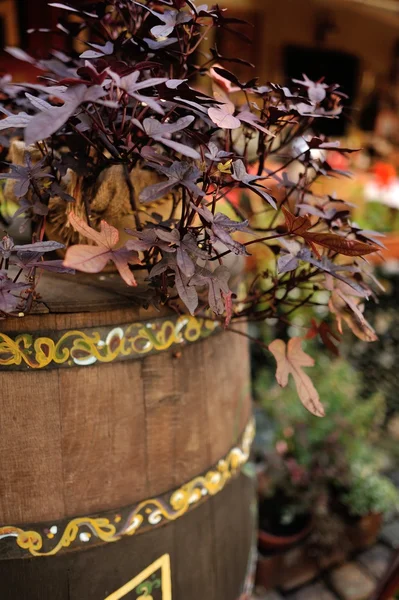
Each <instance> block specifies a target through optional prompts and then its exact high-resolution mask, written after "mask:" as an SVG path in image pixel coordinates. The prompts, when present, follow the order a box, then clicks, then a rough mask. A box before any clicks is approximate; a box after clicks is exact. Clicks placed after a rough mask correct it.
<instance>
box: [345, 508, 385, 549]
mask: <svg viewBox="0 0 399 600" xmlns="http://www.w3.org/2000/svg"><path fill="white" fill-rule="evenodd" d="M381 525H382V514H380V513H377V514H375V513H370V514H369V515H365V516H364V517H360V518H359V519H353V520H352V521H351V522H349V523H348V524H347V528H346V531H347V536H348V538H349V541H350V542H351V544H352V546H353V547H354V548H355V549H356V550H358V549H359V550H360V549H362V548H367V547H368V546H371V545H372V544H374V542H375V541H376V539H377V536H378V533H379V531H380V529H381Z"/></svg>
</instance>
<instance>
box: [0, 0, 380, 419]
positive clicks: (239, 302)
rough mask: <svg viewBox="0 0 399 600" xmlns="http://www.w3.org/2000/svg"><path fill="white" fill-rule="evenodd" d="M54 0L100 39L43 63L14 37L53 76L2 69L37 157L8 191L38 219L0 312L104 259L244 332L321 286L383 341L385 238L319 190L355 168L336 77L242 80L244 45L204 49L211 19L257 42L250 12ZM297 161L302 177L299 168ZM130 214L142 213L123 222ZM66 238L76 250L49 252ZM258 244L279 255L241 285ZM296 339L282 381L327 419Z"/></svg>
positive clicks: (13, 109) (25, 140)
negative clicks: (17, 76)
mask: <svg viewBox="0 0 399 600" xmlns="http://www.w3.org/2000/svg"><path fill="white" fill-rule="evenodd" d="M51 6H53V7H55V8H57V9H59V10H60V11H61V13H62V14H63V15H64V16H63V17H62V18H61V19H60V22H59V24H58V33H59V34H60V35H65V36H66V39H67V41H68V42H70V41H71V40H72V39H74V38H78V39H79V38H80V36H81V35H82V34H83V33H84V34H85V36H84V39H86V40H87V42H86V45H87V49H86V50H85V51H84V52H83V53H81V54H80V56H78V55H77V54H76V53H75V52H73V51H72V52H71V53H70V54H65V53H63V52H60V51H53V52H52V53H51V56H50V57H48V58H47V59H45V60H44V59H40V60H39V59H36V58H34V57H32V56H29V55H27V54H26V53H25V52H23V51H22V50H19V49H16V48H11V49H8V51H9V52H11V54H13V55H14V56H16V57H17V58H19V59H21V60H25V61H27V62H29V63H31V64H32V65H34V66H35V67H36V68H38V69H40V70H41V72H42V75H40V77H39V78H38V81H37V83H26V84H18V85H13V84H12V82H11V81H10V78H9V77H4V78H3V79H1V81H0V87H1V93H2V97H3V103H2V107H1V112H2V113H3V114H4V117H3V118H2V120H1V121H0V130H1V131H2V132H3V133H4V134H5V136H3V138H2V139H3V143H4V144H6V142H7V139H8V140H9V141H10V153H9V154H10V156H16V155H17V154H18V153H17V152H16V148H18V147H19V148H20V149H21V145H22V156H23V159H22V160H20V161H18V160H16V161H15V162H11V163H9V164H7V165H5V167H4V173H2V174H1V178H2V179H3V180H5V188H4V194H5V197H6V198H10V197H11V199H12V200H13V201H17V203H18V205H19V208H18V210H17V213H16V214H17V215H23V216H24V217H25V218H26V219H27V220H28V221H29V222H30V223H31V227H32V243H31V244H29V245H27V246H25V247H24V248H21V247H19V246H14V243H13V240H11V239H10V238H9V237H8V236H5V237H4V238H3V241H2V245H1V252H2V257H3V258H2V264H1V268H2V271H1V279H0V289H1V297H0V311H1V314H2V316H5V315H10V314H11V315H12V314H15V312H22V313H25V312H26V311H27V310H29V309H30V307H31V306H32V303H33V302H34V301H35V298H36V282H37V278H38V274H39V273H40V270H42V269H47V270H54V271H65V270H70V269H76V270H78V271H83V272H89V273H97V272H100V271H101V270H102V269H103V268H104V267H105V266H106V265H107V263H109V262H110V261H111V262H113V263H114V265H115V267H116V269H118V271H119V273H120V274H121V276H122V278H123V279H124V280H125V282H126V284H127V285H129V286H135V285H136V283H137V278H138V275H137V274H138V273H140V274H141V275H143V277H141V279H145V281H146V285H147V287H148V289H149V291H150V292H151V295H152V298H153V301H155V302H158V303H159V302H160V303H163V304H165V303H169V304H172V305H174V306H175V308H176V307H177V305H176V303H175V300H177V299H180V300H181V301H182V302H183V304H184V305H185V307H186V309H187V310H188V311H189V312H190V313H192V314H194V313H195V314H197V315H199V316H201V315H205V314H208V315H209V313H208V312H207V311H208V308H210V309H211V311H212V313H213V317H212V318H214V319H216V320H219V321H220V322H221V323H224V325H225V326H226V327H230V328H231V329H234V327H232V321H233V320H234V321H240V320H243V319H252V320H256V321H264V320H265V319H267V318H278V319H280V320H282V321H284V322H287V321H289V319H290V316H291V314H292V313H293V312H294V311H295V310H296V309H297V308H298V307H301V306H305V305H306V306H308V305H309V306H313V305H314V304H315V303H316V304H317V301H316V300H315V298H316V295H317V293H318V292H319V291H320V290H325V291H326V292H327V302H328V305H329V309H330V311H331V312H333V313H334V314H335V315H336V317H337V321H338V325H339V327H341V325H342V323H343V322H346V323H347V324H348V325H349V326H350V327H351V329H352V330H353V331H354V332H355V333H356V334H357V335H358V336H360V337H361V338H363V339H366V340H368V341H370V340H374V339H375V334H374V331H373V330H372V328H371V326H370V325H369V324H368V323H367V321H366V320H365V318H364V316H363V312H362V305H363V302H364V301H365V300H366V299H368V298H369V297H370V296H371V295H372V294H373V291H372V286H373V282H372V279H371V277H370V275H369V274H368V272H367V269H365V268H364V267H365V265H366V262H365V261H364V259H363V258H362V257H364V256H366V255H367V254H369V253H370V252H375V251H377V250H378V248H379V245H378V241H376V240H375V239H374V238H373V236H372V234H370V233H369V232H367V231H363V230H361V229H360V228H358V227H357V226H356V225H354V224H353V223H352V222H351V219H350V207H349V205H348V204H347V203H346V202H345V201H343V200H341V199H338V198H334V197H328V196H327V197H324V196H319V195H317V193H316V192H315V191H314V190H313V188H312V185H313V184H314V182H315V181H316V180H317V179H318V178H319V177H325V176H327V177H334V176H337V175H340V174H342V173H340V172H339V171H337V170H335V169H334V168H333V167H332V166H331V165H330V164H329V163H328V162H327V160H326V155H325V153H326V151H327V150H332V151H336V152H339V153H347V152H350V151H351V150H350V149H348V148H343V147H341V146H340V144H339V142H332V141H329V140H328V139H327V138H325V137H324V136H322V135H318V122H319V121H320V119H325V118H328V119H332V118H334V119H335V118H338V117H339V116H340V115H341V113H342V98H343V94H342V92H341V91H340V89H339V86H338V85H335V84H329V83H326V82H324V81H318V82H313V81H310V80H309V79H308V78H307V77H306V76H304V77H303V79H302V80H295V81H293V83H292V86H291V87H290V88H288V87H283V86H281V85H278V84H274V83H269V82H267V83H264V84H261V83H259V82H258V80H257V78H253V79H251V80H249V81H245V82H242V81H240V80H239V79H238V78H237V77H236V76H235V75H234V73H233V72H232V71H231V70H230V68H231V65H233V66H234V63H241V62H243V61H242V60H241V59H239V58H236V57H230V56H227V57H226V56H222V55H221V54H220V52H219V51H218V49H217V48H216V47H214V48H212V49H211V50H210V53H209V55H204V53H203V52H202V49H201V48H202V46H201V44H202V42H203V40H204V39H205V38H206V37H208V36H210V35H211V34H212V31H214V30H222V31H223V32H224V34H225V35H236V36H237V38H238V39H241V42H242V43H245V40H244V39H243V34H242V33H240V31H239V26H240V21H239V20H238V19H235V18H232V17H229V15H228V13H226V12H225V10H224V9H222V8H220V7H219V6H218V5H216V6H212V7H208V6H207V5H205V4H202V5H200V6H196V4H195V3H194V1H193V0H142V1H135V0H102V1H99V2H97V3H94V4H89V5H88V7H87V8H86V9H84V8H82V9H77V8H74V7H72V6H69V5H67V4H64V3H60V2H54V3H51ZM71 15H72V16H73V17H74V19H73V20H71V19H70V18H69V17H70V16H71ZM44 35H45V34H44ZM237 54H239V53H237ZM304 69H306V65H304ZM6 138H7V139H6ZM18 144H19V146H18ZM293 164H295V165H298V166H299V171H300V175H299V178H298V179H297V180H291V179H290V177H289V174H288V170H287V169H288V168H289V167H290V166H291V165H293ZM344 175H345V173H344ZM10 185H11V186H12V187H11V188H10ZM272 188H273V190H276V189H277V190H278V198H277V197H276V195H275V194H274V192H273V190H272ZM238 190H242V191H243V192H245V193H248V194H252V195H255V196H256V197H258V198H259V199H260V202H261V208H260V209H259V210H257V211H255V212H254V211H253V210H251V208H250V207H247V209H245V208H243V207H241V206H239V205H237V203H236V202H234V201H233V197H234V194H235V193H236V192H237V191H238ZM100 191H101V194H100ZM159 207H160V208H159ZM160 213H161V214H160ZM1 214H3V215H4V214H5V213H4V212H3V213H1ZM260 214H261V215H262V216H263V217H264V218H263V219H262V223H263V225H259V216H260ZM107 215H108V216H107ZM126 215H127V216H130V217H131V225H130V226H129V227H126V226H120V223H121V222H123V223H125V221H124V220H123V219H122V217H123V218H124V217H125V216H126ZM3 218H4V217H3ZM51 244H52V245H51ZM60 244H64V245H66V246H67V250H66V254H65V257H64V258H63V262H61V261H60V259H56V260H54V261H47V260H45V254H44V253H45V252H46V251H47V250H49V249H50V248H51V249H53V250H54V249H56V248H58V249H59V245H60ZM255 244H257V245H263V246H265V247H267V248H268V249H269V250H270V252H271V253H272V255H273V256H274V259H273V261H272V263H271V265H270V268H269V267H268V269H267V271H266V272H264V273H258V274H256V275H253V276H252V278H251V275H249V276H248V281H247V285H246V291H245V292H243V293H241V294H239V295H237V294H236V293H235V290H234V289H232V285H231V280H232V279H231V273H232V271H234V270H235V269H237V264H238V265H239V262H237V261H239V259H240V257H246V256H248V255H249V254H250V253H251V249H252V248H253V247H254V245H255ZM15 268H16V269H17V271H16V272H15ZM316 333H317V334H318V332H316ZM300 343H301V340H300V339H298V340H296V341H294V342H292V344H291V346H288V347H286V346H285V344H284V343H283V342H275V343H274V345H273V346H272V347H271V348H270V349H271V351H272V352H273V354H274V356H275V357H276V359H277V361H278V365H279V366H278V373H277V376H278V379H279V382H280V383H281V384H282V385H285V383H286V381H287V379H288V375H289V373H291V374H292V375H293V376H294V378H295V381H296V383H297V387H298V392H299V395H300V397H301V400H302V402H303V403H304V404H305V405H306V406H308V408H309V409H310V410H311V411H313V412H314V413H315V414H318V415H321V414H323V408H322V406H321V404H320V401H319V397H318V394H317V392H316V390H315V389H314V387H313V384H312V382H311V381H310V379H309V377H308V376H307V375H306V374H305V373H304V371H303V369H302V368H303V367H304V366H310V365H311V364H313V361H312V359H311V358H310V357H307V356H306V355H304V353H303V352H302V351H301V350H300Z"/></svg>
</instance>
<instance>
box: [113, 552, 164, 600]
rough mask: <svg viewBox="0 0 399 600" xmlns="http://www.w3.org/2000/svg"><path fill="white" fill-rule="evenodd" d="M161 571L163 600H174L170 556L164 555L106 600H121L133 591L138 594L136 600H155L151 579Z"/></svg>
mask: <svg viewBox="0 0 399 600" xmlns="http://www.w3.org/2000/svg"><path fill="white" fill-rule="evenodd" d="M159 570H160V571H161V579H160V591H161V594H162V595H161V598H162V600H172V578H171V572H170V556H169V554H164V555H163V556H161V558H158V560H156V561H155V562H153V563H152V565H150V566H149V567H147V568H146V569H144V571H141V573H139V574H138V575H136V577H133V579H131V580H130V581H128V582H127V583H125V585H123V586H122V587H121V588H119V590H116V591H115V592H112V594H110V595H109V596H107V597H106V598H105V600H120V598H124V597H125V596H127V594H129V592H132V591H135V592H136V594H138V595H137V599H136V600H153V596H152V595H151V591H152V584H150V581H149V579H150V577H151V575H154V574H156V572H157V571H159ZM147 584H148V585H147ZM158 587H159V586H158Z"/></svg>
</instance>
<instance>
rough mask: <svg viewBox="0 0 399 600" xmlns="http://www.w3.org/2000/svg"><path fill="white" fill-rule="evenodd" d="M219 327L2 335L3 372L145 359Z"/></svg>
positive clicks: (177, 323) (184, 324)
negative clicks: (146, 356) (148, 355)
mask: <svg viewBox="0 0 399 600" xmlns="http://www.w3.org/2000/svg"><path fill="white" fill-rule="evenodd" d="M218 328H219V325H218V324H217V323H216V322H214V321H211V320H208V319H199V318H196V317H193V316H191V315H182V316H180V317H177V316H176V318H167V319H154V320H152V321H148V322H147V321H139V322H136V323H128V324H124V325H120V326H118V327H94V328H90V329H84V330H82V331H79V330H73V331H60V332H56V331H54V332H51V333H49V334H48V335H43V334H39V333H38V334H36V335H35V334H32V333H20V334H15V336H13V335H12V334H5V333H0V370H8V369H16V370H24V369H44V368H46V367H47V368H48V367H50V368H51V367H52V368H54V367H56V368H57V367H76V366H80V367H83V366H89V365H93V364H95V363H111V362H114V361H118V360H127V359H133V358H142V357H143V356H145V355H147V354H153V353H156V352H162V351H164V350H168V349H169V348H172V347H173V346H176V345H181V344H184V343H190V342H196V341H198V340H199V339H201V338H205V337H208V336H209V335H211V334H212V333H214V332H215V330H217V329H218Z"/></svg>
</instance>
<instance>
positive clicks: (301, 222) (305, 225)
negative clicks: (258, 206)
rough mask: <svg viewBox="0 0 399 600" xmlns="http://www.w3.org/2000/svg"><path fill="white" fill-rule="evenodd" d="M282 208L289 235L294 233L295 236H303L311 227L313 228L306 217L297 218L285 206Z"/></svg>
mask: <svg viewBox="0 0 399 600" xmlns="http://www.w3.org/2000/svg"><path fill="white" fill-rule="evenodd" d="M281 208H282V211H283V214H284V218H285V224H286V226H287V229H288V233H292V234H294V235H302V234H303V233H305V232H306V231H307V230H308V229H309V227H311V226H312V223H311V222H310V219H309V217H307V216H305V215H303V216H301V217H296V216H295V215H293V214H292V212H290V211H289V210H287V209H286V208H285V207H284V206H282V207H281Z"/></svg>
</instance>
